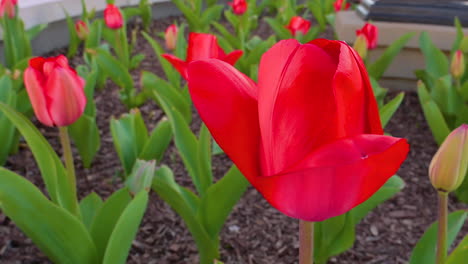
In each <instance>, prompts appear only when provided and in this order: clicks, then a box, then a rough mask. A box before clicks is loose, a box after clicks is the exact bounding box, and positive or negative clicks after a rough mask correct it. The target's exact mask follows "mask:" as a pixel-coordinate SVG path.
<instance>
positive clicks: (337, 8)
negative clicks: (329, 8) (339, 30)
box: [333, 0, 351, 12]
mask: <svg viewBox="0 0 468 264" xmlns="http://www.w3.org/2000/svg"><path fill="white" fill-rule="evenodd" d="M343 1H344V0H336V1H335V3H333V7H335V12H338V11H341V10H342V9H341V6H342V5H343ZM350 7H351V4H350V3H349V2H347V3H346V4H345V6H344V8H343V10H348V9H349V8H350Z"/></svg>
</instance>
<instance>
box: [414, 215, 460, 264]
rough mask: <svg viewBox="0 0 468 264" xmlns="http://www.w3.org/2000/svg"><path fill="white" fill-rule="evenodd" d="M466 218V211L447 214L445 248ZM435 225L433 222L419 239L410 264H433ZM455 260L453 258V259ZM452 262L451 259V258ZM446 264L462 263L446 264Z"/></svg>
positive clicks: (451, 241)
mask: <svg viewBox="0 0 468 264" xmlns="http://www.w3.org/2000/svg"><path fill="white" fill-rule="evenodd" d="M467 216H468V213H467V212H466V211H463V210H460V211H456V212H453V213H451V214H449V216H448V230H447V246H448V247H450V245H452V243H453V242H454V240H455V238H456V237H457V234H458V232H460V230H461V228H462V226H463V224H464V223H465V220H466V218H467ZM437 225H438V222H437V221H436V222H434V223H433V224H432V225H431V226H430V227H429V228H428V229H427V230H426V232H425V233H424V235H423V236H422V237H421V238H420V239H419V241H418V243H417V244H416V246H415V247H414V249H413V253H412V254H411V258H410V262H409V263H410V264H419V263H425V264H426V263H427V264H435V263H436V262H435V259H436V247H437ZM454 258H455V257H454ZM452 260H453V258H452ZM448 263H463V262H448Z"/></svg>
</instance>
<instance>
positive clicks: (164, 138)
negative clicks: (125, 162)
mask: <svg viewBox="0 0 468 264" xmlns="http://www.w3.org/2000/svg"><path fill="white" fill-rule="evenodd" d="M171 140H172V128H171V124H170V122H169V120H167V119H163V120H161V121H160V122H159V123H158V124H157V125H156V127H155V128H154V129H153V131H152V132H151V135H150V136H149V138H148V140H147V141H146V144H145V145H144V147H143V150H142V151H141V152H140V154H139V156H138V158H140V159H143V160H153V159H154V160H156V161H158V162H161V160H162V158H163V156H164V153H165V152H166V149H167V147H168V146H169V144H170V143H171Z"/></svg>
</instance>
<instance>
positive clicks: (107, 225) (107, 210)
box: [91, 188, 132, 263]
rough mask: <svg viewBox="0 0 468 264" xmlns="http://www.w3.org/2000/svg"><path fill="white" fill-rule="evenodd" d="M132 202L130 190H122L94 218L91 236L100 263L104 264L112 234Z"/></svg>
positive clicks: (107, 201)
mask: <svg viewBox="0 0 468 264" xmlns="http://www.w3.org/2000/svg"><path fill="white" fill-rule="evenodd" d="M131 200H132V197H131V196H130V193H129V191H128V189H127V188H123V189H120V190H118V191H117V192H115V193H113V194H112V195H111V196H110V197H109V198H108V199H107V200H106V201H105V202H104V204H103V205H102V206H101V209H100V210H99V211H98V212H97V214H96V215H95V216H94V220H93V222H92V224H91V236H92V238H93V241H94V243H95V244H96V248H97V252H98V259H99V260H100V262H99V263H102V260H103V258H104V254H105V252H106V248H107V246H108V244H109V239H110V238H111V236H112V232H113V231H114V229H115V226H116V224H117V222H118V220H119V218H120V216H121V215H122V213H123V212H124V210H125V208H126V207H127V205H128V204H129V203H130V201H131Z"/></svg>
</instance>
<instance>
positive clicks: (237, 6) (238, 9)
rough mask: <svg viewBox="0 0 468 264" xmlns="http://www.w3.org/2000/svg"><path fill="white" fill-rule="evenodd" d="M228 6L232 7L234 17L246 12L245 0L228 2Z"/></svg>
mask: <svg viewBox="0 0 468 264" xmlns="http://www.w3.org/2000/svg"><path fill="white" fill-rule="evenodd" d="M228 5H230V6H231V7H232V11H233V12H234V14H236V15H242V14H244V13H245V11H246V10H247V1H245V0H234V1H232V2H229V3H228Z"/></svg>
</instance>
